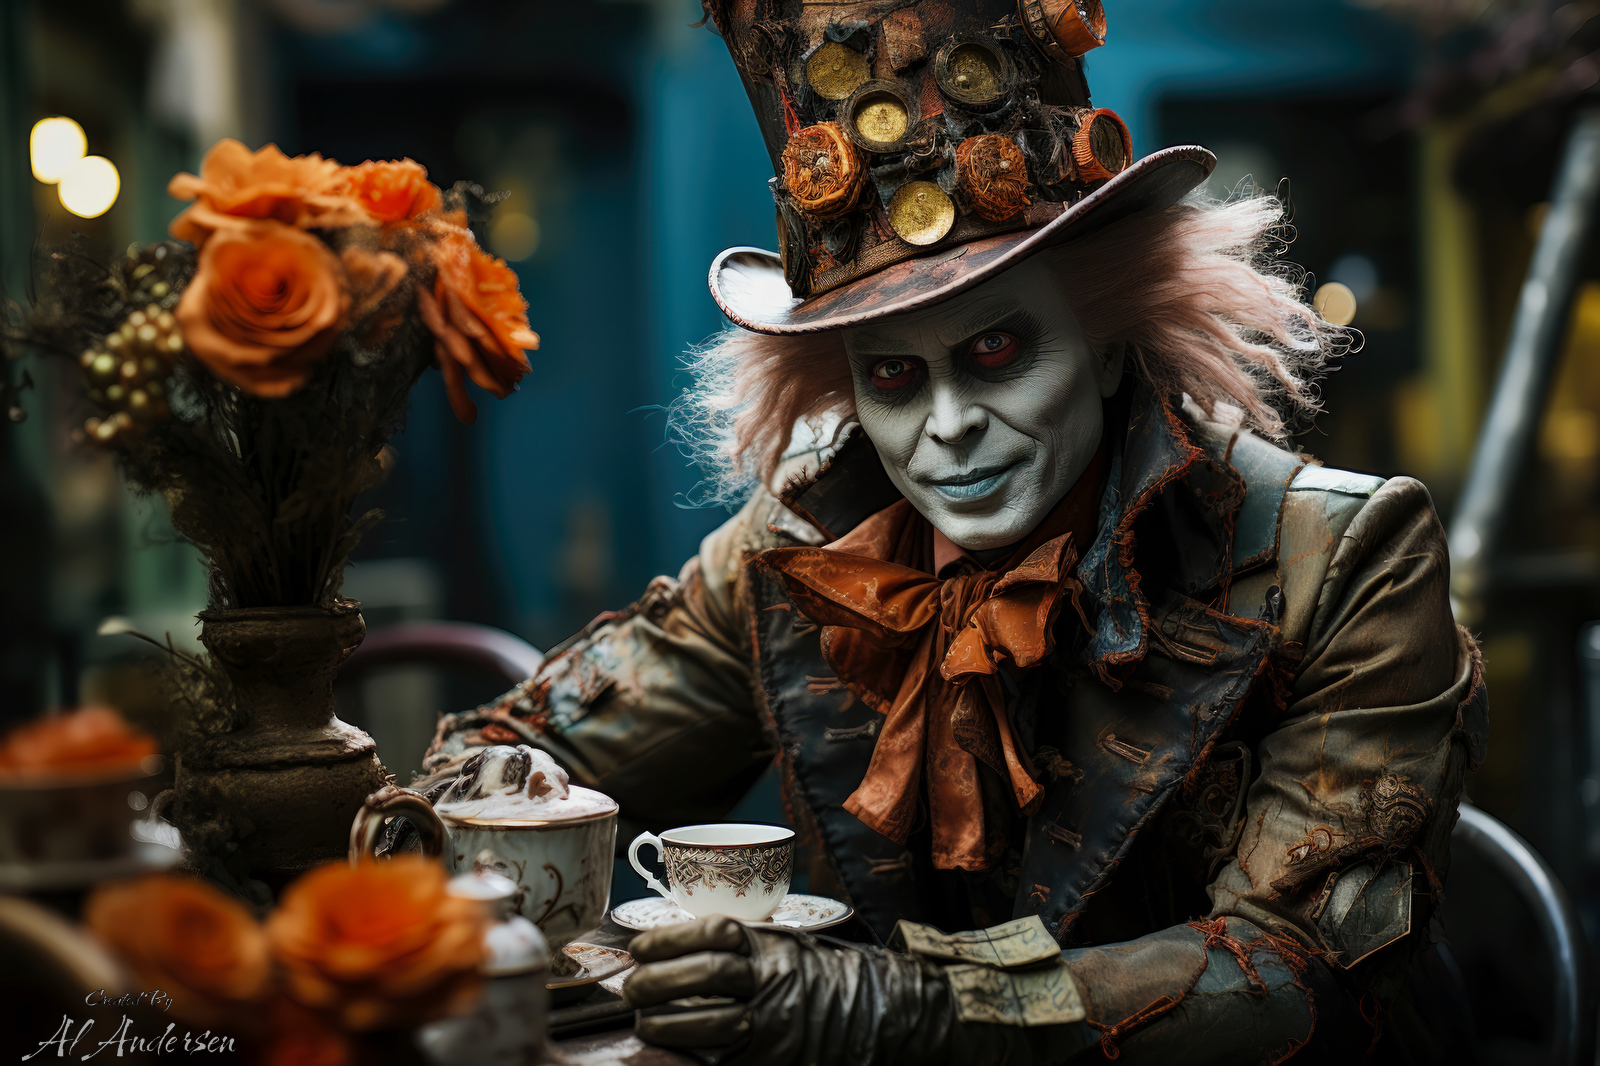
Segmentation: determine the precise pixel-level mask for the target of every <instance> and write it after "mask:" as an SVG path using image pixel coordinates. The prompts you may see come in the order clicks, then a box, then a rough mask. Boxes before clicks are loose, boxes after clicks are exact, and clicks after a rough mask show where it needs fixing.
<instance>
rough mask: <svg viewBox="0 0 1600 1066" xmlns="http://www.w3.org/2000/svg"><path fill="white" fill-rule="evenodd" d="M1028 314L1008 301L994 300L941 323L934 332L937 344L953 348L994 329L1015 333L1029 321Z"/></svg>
mask: <svg viewBox="0 0 1600 1066" xmlns="http://www.w3.org/2000/svg"><path fill="white" fill-rule="evenodd" d="M1029 317H1030V316H1029V315H1028V312H1027V311H1026V309H1024V308H1019V307H1018V306H1017V305H1016V304H1014V303H1012V302H1011V301H1009V300H1005V299H1001V298H995V299H992V300H986V301H984V302H983V303H982V304H979V305H978V306H976V307H974V308H972V310H971V311H970V312H968V313H967V314H966V315H963V316H962V317H961V318H958V319H953V320H951V321H949V322H946V323H943V324H941V325H940V326H939V328H938V329H937V330H935V331H934V332H935V334H936V335H937V336H938V338H939V343H940V344H944V345H948V346H949V347H952V348H953V347H955V346H956V345H958V344H960V343H961V342H962V341H966V340H971V339H972V338H974V337H976V336H977V335H978V334H980V333H987V332H989V331H991V330H995V329H1004V330H1007V331H1010V332H1015V331H1016V329H1018V328H1020V327H1021V326H1022V324H1023V323H1025V322H1026V321H1028V319H1029Z"/></svg>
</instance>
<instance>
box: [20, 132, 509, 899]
mask: <svg viewBox="0 0 1600 1066" xmlns="http://www.w3.org/2000/svg"><path fill="white" fill-rule="evenodd" d="M168 189H169V191H170V192H171V193H172V194H173V195H174V196H176V197H178V198H179V199H183V200H188V201H191V206H189V207H188V208H187V209H185V210H184V211H183V213H182V214H180V215H179V216H178V217H177V218H176V219H174V220H173V222H172V225H171V235H172V237H173V238H175V239H174V240H171V241H167V242H164V243H161V244H157V245H153V246H149V247H144V248H134V249H131V250H130V252H129V254H128V255H127V256H126V257H125V258H123V259H121V260H120V261H118V262H116V263H113V264H112V265H111V266H110V267H109V268H107V267H103V266H100V265H97V264H96V263H94V262H92V261H90V260H89V259H88V258H87V257H86V256H84V255H82V254H81V253H79V252H75V251H72V250H65V251H58V252H55V253H52V254H51V255H50V257H49V260H48V269H47V272H46V277H45V282H46V284H45V285H44V286H43V290H42V291H43V297H42V299H41V301H40V302H39V303H38V305H37V306H36V307H35V309H34V312H33V313H32V314H31V315H30V316H29V317H28V318H27V319H26V320H25V321H26V326H25V328H24V339H25V341H26V342H27V343H28V344H30V345H31V346H32V347H34V348H39V349H44V350H46V351H50V352H54V353H57V354H59V355H64V356H67V357H70V358H71V359H73V360H75V361H76V363H77V364H78V366H79V367H80V368H81V370H82V374H83V376H84V378H85V384H86V394H87V395H86V399H87V402H88V403H89V404H90V405H91V406H93V407H94V408H95V409H96V410H95V413H94V414H93V415H92V416H90V417H88V418H87V419H86V420H85V421H84V423H83V424H82V427H81V429H80V430H79V432H80V433H81V435H82V437H83V438H84V439H85V440H86V441H88V442H92V444H93V445H94V446H99V447H105V448H109V449H112V450H113V451H114V452H115V453H116V454H117V456H118V457H119V459H120V461H121V465H122V468H123V470H124V472H125V473H126V475H127V477H128V479H129V481H130V482H132V483H133V485H134V486H135V487H136V488H138V489H141V490H143V491H146V492H152V493H159V494H160V495H161V496H163V497H164V498H165V500H166V501H167V504H168V507H169V509H170V511H171V515H172V523H173V526H174V527H175V528H176V529H177V530H178V532H179V533H180V534H182V535H183V536H184V537H186V538H187V539H188V540H190V541H192V542H193V543H194V544H195V545H197V546H198V547H199V549H200V550H201V552H202V554H203V555H204V556H205V558H206V561H207V563H208V564H209V566H210V571H211V594H210V604H209V607H208V609H207V610H206V611H205V612H204V613H203V614H202V615H201V616H200V617H201V620H202V623H203V627H202V629H201V633H200V639H201V642H202V643H203V644H205V646H206V648H207V649H208V652H209V653H210V654H209V656H208V657H205V656H190V655H186V654H179V653H177V652H174V654H173V657H172V660H171V662H170V664H169V669H168V673H167V676H168V681H169V688H170V690H171V695H172V705H173V707H174V708H175V710H176V712H177V714H176V716H175V721H174V723H173V725H174V727H175V728H174V740H175V743H174V755H175V769H176V772H175V784H174V792H173V794H172V795H171V796H167V797H165V798H163V799H162V800H160V801H158V803H159V805H160V809H161V810H162V811H163V813H164V814H165V815H166V816H167V817H168V818H169V819H170V820H171V821H172V822H173V823H174V824H175V825H177V826H178V828H179V829H180V830H181V832H182V834H183V837H184V842H185V848H186V856H187V861H188V862H189V864H190V866H191V867H192V868H194V869H197V870H202V871H204V872H205V873H206V874H207V875H208V876H211V877H213V878H215V879H216V880H218V881H219V882H221V883H224V884H228V885H229V886H230V887H231V888H233V890H234V891H236V892H239V893H240V894H242V895H245V896H247V897H249V898H254V899H263V898H265V897H266V895H267V894H268V892H269V891H270V889H271V888H272V887H273V886H275V885H281V884H283V883H285V882H286V880H287V879H289V878H292V877H293V876H294V875H295V874H296V873H298V872H300V871H303V870H304V869H306V868H307V867H309V866H311V865H313V864H315V863H317V862H320V861H323V860H325V859H330V858H334V857H335V856H338V855H341V854H343V852H344V849H345V841H346V836H347V834H348V832H349V826H350V819H351V818H352V817H353V816H354V814H355V812H356V811H357V810H358V809H360V807H361V803H362V801H363V800H364V799H365V798H366V796H367V795H368V794H369V793H370V792H372V791H374V790H375V789H377V788H379V787H381V786H382V785H383V783H384V781H385V771H384V769H383V766H382V765H381V763H380V762H379V760H378V757H377V753H376V746H375V745H374V743H373V741H372V739H371V738H370V737H368V736H367V735H366V734H365V733H363V732H361V731H360V730H358V729H355V728H353V727H351V726H349V725H347V724H346V723H344V722H341V721H339V720H338V718H337V717H336V715H335V707H334V700H333V680H334V677H335V676H336V675H337V673H338V670H339V666H340V664H341V663H342V662H343V661H344V659H345V657H346V656H348V655H349V654H350V653H351V652H352V651H353V650H354V649H355V647H356V646H357V645H358V644H359V643H360V641H361V637H362V634H363V632H364V630H365V625H364V623H363V622H362V619H361V616H360V614H359V613H358V610H357V608H358V606H359V605H358V604H355V603H353V602H351V601H348V600H344V599H342V598H340V596H339V588H340V583H341V581H342V580H343V574H344V568H345V563H346V561H347V560H348V558H349V555H350V552H351V550H352V549H353V548H354V547H355V545H356V543H357V542H358V541H359V539H360V538H361V536H362V534H363V533H364V532H365V531H366V530H367V529H368V528H370V527H371V526H372V525H373V524H374V523H375V522H376V521H377V520H378V519H379V518H380V517H381V515H380V514H379V513H378V512H376V511H368V512H367V513H366V514H363V515H360V516H357V515H356V514H355V513H354V512H355V506H354V505H355V501H356V499H357V497H358V496H359V495H360V494H361V493H362V492H363V491H365V490H367V489H369V488H371V487H373V486H375V485H376V484H377V483H378V482H379V481H380V480H381V479H382V478H383V476H384V474H385V469H386V465H387V464H388V462H389V459H388V458H387V457H388V456H390V455H392V452H390V451H389V450H388V449H387V447H386V441H387V440H388V439H389V437H390V435H391V434H393V433H394V432H395V431H396V430H398V429H399V428H400V426H401V423H402V422H403V420H404V417H405V410H406V401H407V394H408V393H409V392H410V389H411V387H412V385H413V384H415V383H416V381H417V379H418V377H419V376H420V375H421V374H422V373H423V371H424V370H425V369H427V367H428V366H429V365H430V363H431V364H433V365H435V366H437V367H438V369H439V371H440V373H441V374H442V375H443V378H444V383H445V386H446V388H447V391H448V393H449V397H450V404H451V406H452V408H453V409H454V410H455V413H456V415H457V417H459V418H460V419H462V420H463V421H466V422H471V421H472V420H473V419H474V418H475V417H476V408H475V407H474V406H473V402H472V399H471V398H470V396H469V395H468V387H467V382H468V381H469V380H470V381H471V382H473V383H474V384H475V385H477V386H478V387H480V388H483V389H485V390H487V391H488V392H490V393H491V394H493V395H494V396H497V397H504V396H506V395H508V394H509V393H510V392H511V391H512V390H513V389H514V388H515V387H516V385H517V382H518V380H519V379H520V378H521V377H522V376H523V375H524V374H525V373H527V371H528V369H529V366H528V361H527V357H526V355H525V354H524V352H525V351H526V350H527V349H530V348H535V347H537V346H538V343H539V339H538V337H537V336H536V335H535V334H534V333H533V332H532V331H531V330H530V329H529V328H528V320H527V305H526V303H525V302H524V301H523V299H522V296H521V294H520V293H519V292H518V289H517V279H516V275H515V274H513V273H512V271H511V270H510V268H508V267H507V266H506V265H505V263H504V262H502V261H501V260H498V259H495V258H493V257H492V256H489V255H487V254H485V253H484V252H483V251H482V250H480V249H479V247H478V245H477V242H476V241H475V240H474V238H473V235H472V231H471V229H470V228H469V226H468V214H467V212H468V209H469V208H472V207H474V206H475V205H477V204H481V203H483V202H485V201H484V199H483V196H482V193H481V191H480V190H478V189H477V187H476V186H470V185H465V184H460V185H457V186H456V187H455V189H453V190H452V191H451V192H449V193H445V192H441V190H440V189H439V188H438V187H436V186H434V185H433V184H432V183H430V182H429V181H428V179H427V173H426V171H424V170H423V168H422V167H420V166H418V165H417V164H416V163H413V162H411V161H410V160H401V161H399V162H377V163H373V162H368V163H363V164H361V165H360V166H354V167H346V166H340V165H339V164H338V163H335V162H333V161H332V160H328V159H323V158H322V157H320V156H317V155H306V156H297V157H293V158H291V157H288V156H285V155H284V154H283V153H281V152H279V151H278V149H277V148H275V147H273V146H271V145H268V146H267V147H266V148H263V149H261V150H260V151H258V152H251V151H250V150H249V149H247V148H245V147H244V146H243V145H241V144H239V143H238V142H237V141H223V142H221V143H220V144H218V145H217V146H216V147H214V148H212V149H211V151H210V152H209V153H208V154H207V155H206V158H205V161H204V164H203V165H202V166H201V168H200V174H199V175H198V176H196V175H193V174H180V175H178V176H177V177H175V178H174V179H173V180H172V182H171V184H170V185H169V187H168ZM169 646H170V645H169Z"/></svg>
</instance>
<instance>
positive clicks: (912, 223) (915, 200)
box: [889, 181, 956, 245]
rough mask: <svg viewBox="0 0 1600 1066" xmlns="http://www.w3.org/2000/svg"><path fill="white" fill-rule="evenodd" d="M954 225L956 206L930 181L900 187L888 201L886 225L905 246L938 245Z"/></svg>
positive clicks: (915, 182)
mask: <svg viewBox="0 0 1600 1066" xmlns="http://www.w3.org/2000/svg"><path fill="white" fill-rule="evenodd" d="M955 224H956V205H955V204H954V203H953V202H952V201H951V199H950V197H948V196H946V195H945V192H944V190H943V189H941V188H939V186H937V185H935V184H934V183H933V182H931V181H913V182H908V183H907V184H905V185H902V186H900V189H899V191H897V192H896V193H895V194H894V199H892V200H890V201H889V225H891V226H893V227H894V231H895V233H897V234H899V236H900V239H901V240H903V241H905V242H906V243H907V244H916V245H925V244H937V243H939V242H940V241H942V240H944V235H945V234H946V233H949V232H950V227H952V226H954V225H955Z"/></svg>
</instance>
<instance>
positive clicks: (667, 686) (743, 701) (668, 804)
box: [423, 492, 777, 826]
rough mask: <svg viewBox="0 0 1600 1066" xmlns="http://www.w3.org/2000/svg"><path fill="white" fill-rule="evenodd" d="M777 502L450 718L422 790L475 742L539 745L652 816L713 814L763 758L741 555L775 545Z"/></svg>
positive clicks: (766, 500) (760, 506) (719, 534)
mask: <svg viewBox="0 0 1600 1066" xmlns="http://www.w3.org/2000/svg"><path fill="white" fill-rule="evenodd" d="M772 506H773V500H772V497H771V496H769V495H767V494H766V493H759V492H758V493H757V494H756V495H755V496H754V497H753V498H752V499H751V501H750V502H749V503H748V504H747V505H746V506H745V507H744V508H743V510H741V511H740V512H739V513H738V514H737V515H735V516H734V517H733V518H732V519H730V520H729V521H728V522H727V523H725V524H724V525H723V526H722V527H721V528H719V529H717V530H716V531H715V532H713V533H712V534H711V535H710V536H708V537H707V538H706V539H705V541H704V542H702V544H701V545H700V552H699V554H698V555H696V556H695V557H694V558H692V559H690V560H689V561H688V563H686V564H685V565H684V567H683V570H682V572H680V573H679V575H678V578H677V580H673V579H671V578H666V577H659V578H656V579H655V581H653V582H652V583H651V585H650V587H649V589H648V590H647V591H646V592H645V595H644V596H643V597H642V598H641V599H640V600H639V602H638V603H635V604H634V605H633V606H631V607H629V608H627V609H625V610H623V611H619V612H616V613H613V614H606V615H601V616H600V617H599V618H597V619H596V620H595V621H594V622H592V623H590V625H589V627H588V628H586V629H585V630H584V631H583V632H582V633H580V634H579V635H578V636H577V637H575V638H573V639H572V640H571V641H569V642H567V644H565V645H563V646H562V647H560V648H558V649H556V650H555V651H553V652H552V654H551V657H550V658H549V660H547V661H546V662H545V664H544V666H543V667H541V668H540V670H539V672H538V673H537V674H535V675H534V676H533V677H531V678H529V679H528V680H527V681H525V682H523V683H522V684H521V685H518V686H517V687H516V688H514V689H512V690H511V691H510V692H508V693H506V694H505V695H504V696H502V697H501V698H500V699H499V700H497V701H495V702H494V703H492V704H488V705H486V706H484V707H480V708H477V709H476V710H472V711H466V712H462V713H459V714H450V715H445V716H444V718H443V719H442V720H441V722H440V727H439V734H438V737H437V738H436V739H435V741H434V744H433V747H432V749H431V750H430V752H429V757H428V761H427V764H426V766H427V769H428V770H429V771H430V774H429V777H428V778H426V779H424V782H423V785H424V787H428V786H432V787H434V788H436V787H437V785H438V783H439V782H441V781H443V780H444V779H446V778H447V777H449V776H453V770H454V767H455V766H456V765H458V764H459V763H460V761H461V760H462V758H463V757H464V756H465V755H466V754H468V753H470V751H471V749H472V748H474V747H477V746H479V745H482V744H496V743H499V744H505V743H528V744H535V745H538V746H540V747H543V748H545V749H546V750H548V751H549V752H550V753H551V754H553V755H554V756H555V757H556V758H557V759H559V760H560V761H561V762H562V763H563V764H564V765H565V766H566V767H567V768H568V770H569V771H570V772H571V773H572V775H573V779H574V780H575V781H577V782H579V783H581V784H583V785H587V786H589V787H591V788H598V789H600V790H601V791H603V792H605V793H607V794H608V795H610V796H612V797H614V798H615V799H616V800H617V801H618V802H619V803H620V804H621V806H622V811H623V814H624V815H625V816H626V817H629V818H631V819H633V820H635V821H639V822H643V823H645V824H648V825H654V826H660V825H679V824H683V823H685V822H696V821H705V820H707V819H715V818H719V817H721V816H722V815H724V814H725V813H726V812H727V809H728V808H729V807H730V806H732V804H733V803H735V802H736V801H737V800H738V799H739V797H740V796H741V795H743V793H744V792H745V791H746V790H747V789H748V788H749V786H750V784H751V783H753V781H754V779H755V777H756V776H757V775H758V774H759V773H760V771H761V769H762V768H763V767H764V766H765V765H766V764H767V763H768V762H770V761H771V759H772V757H773V754H774V752H773V750H772V748H771V745H770V744H769V743H768V741H767V740H766V738H765V737H764V735H763V733H762V730H761V726H760V721H759V719H758V717H757V712H756V710H755V708H756V699H755V696H754V692H753V689H752V685H753V684H754V683H755V682H754V679H753V678H754V675H753V670H752V665H751V657H752V651H751V637H750V615H749V608H748V606H747V600H746V590H745V587H744V582H745V577H744V572H745V565H744V564H745V561H746V559H747V557H748V555H749V553H751V552H754V551H760V550H762V549H764V548H769V547H772V546H774V545H775V544H776V543H777V537H776V536H775V535H774V534H772V533H770V532H769V531H768V530H767V526H766V516H767V514H768V513H769V512H770V511H771V510H772Z"/></svg>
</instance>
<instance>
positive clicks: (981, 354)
mask: <svg viewBox="0 0 1600 1066" xmlns="http://www.w3.org/2000/svg"><path fill="white" fill-rule="evenodd" d="M967 357H968V358H969V359H971V360H972V361H973V362H974V363H977V364H978V365H979V366H981V367H983V368H984V369H985V370H999V369H1000V368H1001V367H1003V366H1007V365H1009V364H1010V363H1011V362H1012V361H1013V360H1015V359H1016V357H1017V338H1015V337H1013V336H1012V335H1011V334H1009V333H985V334H984V335H983V336H981V337H979V338H978V339H977V340H975V341H973V342H972V347H971V348H970V349H969V350H968V352H967Z"/></svg>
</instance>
